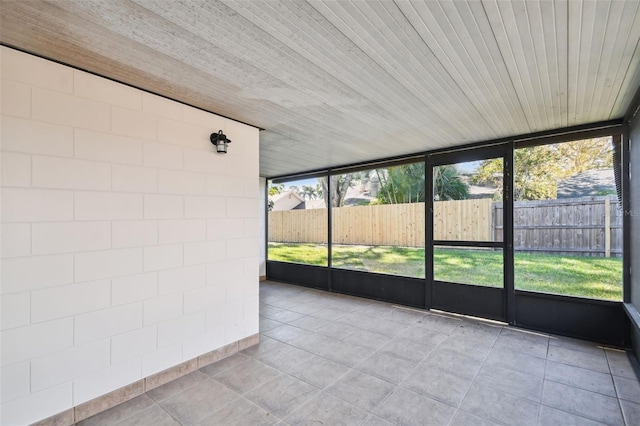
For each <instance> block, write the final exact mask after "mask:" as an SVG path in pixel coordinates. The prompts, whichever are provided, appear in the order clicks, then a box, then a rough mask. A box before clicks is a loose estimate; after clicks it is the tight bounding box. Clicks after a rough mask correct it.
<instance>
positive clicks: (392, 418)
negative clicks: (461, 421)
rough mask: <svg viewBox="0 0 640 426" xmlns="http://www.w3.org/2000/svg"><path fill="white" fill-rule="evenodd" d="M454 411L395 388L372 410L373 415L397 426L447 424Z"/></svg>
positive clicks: (420, 396) (451, 408) (413, 393)
mask: <svg viewBox="0 0 640 426" xmlns="http://www.w3.org/2000/svg"><path fill="white" fill-rule="evenodd" d="M455 411H456V410H455V408H453V407H450V406H448V405H446V404H443V403H441V402H438V401H435V400H433V399H431V398H427V397H425V396H422V395H418V394H417V393H415V392H412V391H410V390H407V389H403V388H397V389H396V390H395V391H394V392H393V393H392V394H391V395H389V397H388V398H387V399H385V400H384V401H383V402H382V404H380V405H378V406H377V407H376V408H375V409H374V414H375V415H377V416H379V417H381V418H382V419H384V420H387V421H388V422H391V423H393V424H397V425H407V426H418V425H438V426H439V425H446V424H448V423H449V421H450V420H451V418H452V417H453V414H454V413H455Z"/></svg>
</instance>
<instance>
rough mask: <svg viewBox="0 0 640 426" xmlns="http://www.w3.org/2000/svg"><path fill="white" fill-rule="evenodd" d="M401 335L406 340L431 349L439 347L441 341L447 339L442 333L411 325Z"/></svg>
mask: <svg viewBox="0 0 640 426" xmlns="http://www.w3.org/2000/svg"><path fill="white" fill-rule="evenodd" d="M401 335H402V336H403V337H405V338H407V339H411V340H413V341H414V342H416V343H420V344H421V345H427V346H432V347H434V346H437V345H439V344H440V343H442V341H443V340H445V339H446V338H447V335H446V334H444V333H439V332H437V331H432V330H429V329H427V328H424V327H422V326H420V325H413V326H411V327H409V328H407V329H406V330H404V331H403V332H402V334H401Z"/></svg>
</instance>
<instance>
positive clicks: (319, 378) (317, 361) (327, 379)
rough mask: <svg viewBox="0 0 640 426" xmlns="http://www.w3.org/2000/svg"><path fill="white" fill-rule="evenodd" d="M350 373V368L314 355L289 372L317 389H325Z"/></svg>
mask: <svg viewBox="0 0 640 426" xmlns="http://www.w3.org/2000/svg"><path fill="white" fill-rule="evenodd" d="M347 371H349V368H348V367H345V366H344V365H341V364H338V363H336V362H333V361H331V360H328V359H326V358H322V357H320V356H316V355H314V356H313V357H312V358H311V359H310V360H308V361H307V362H305V363H300V364H296V365H294V366H292V368H291V369H289V370H288V371H287V372H288V373H289V374H291V375H292V376H294V377H297V378H298V379H300V380H303V381H305V382H307V383H309V384H311V385H313V386H315V387H317V388H320V389H324V388H325V387H327V386H328V385H330V384H331V383H333V382H334V381H336V380H337V379H338V378H339V377H341V376H342V375H343V374H345V373H346V372H347Z"/></svg>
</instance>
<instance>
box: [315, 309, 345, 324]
mask: <svg viewBox="0 0 640 426" xmlns="http://www.w3.org/2000/svg"><path fill="white" fill-rule="evenodd" d="M347 314H349V311H345V310H342V309H334V308H329V307H325V308H322V309H319V310H317V311H315V312H314V313H313V316H314V317H317V318H321V319H324V320H328V321H336V320H338V319H340V318H342V317H344V316H346V315H347Z"/></svg>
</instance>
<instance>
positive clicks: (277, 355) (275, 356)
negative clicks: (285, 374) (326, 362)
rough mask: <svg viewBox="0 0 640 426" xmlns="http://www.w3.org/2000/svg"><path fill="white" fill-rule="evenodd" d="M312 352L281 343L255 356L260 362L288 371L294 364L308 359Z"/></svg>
mask: <svg viewBox="0 0 640 426" xmlns="http://www.w3.org/2000/svg"><path fill="white" fill-rule="evenodd" d="M312 357H313V354H311V353H309V352H307V351H304V350H302V349H299V348H296V347H294V346H290V345H287V344H282V345H281V346H278V347H276V348H274V349H272V350H270V351H267V352H265V353H263V354H260V355H258V356H256V357H255V358H256V359H257V360H259V361H261V362H264V363H265V364H267V365H270V366H271V367H274V368H277V369H278V370H281V371H289V369H291V368H293V367H294V366H295V365H296V364H299V363H303V362H305V361H308V360H310V359H311V358H312Z"/></svg>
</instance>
